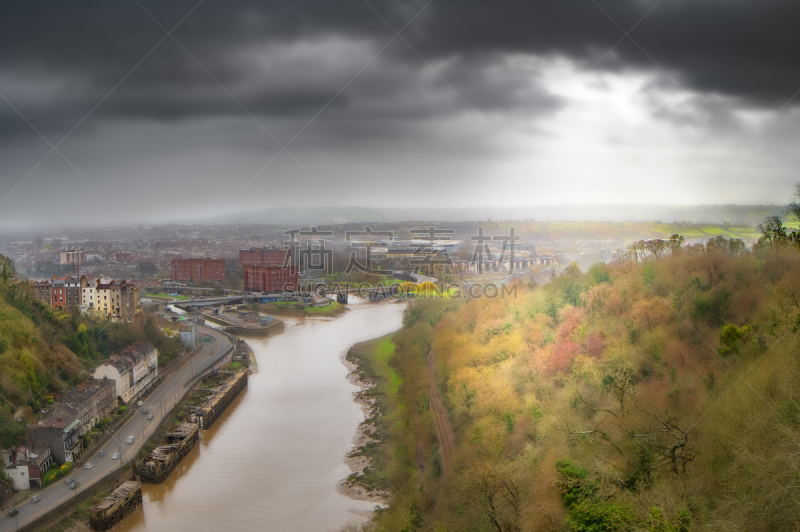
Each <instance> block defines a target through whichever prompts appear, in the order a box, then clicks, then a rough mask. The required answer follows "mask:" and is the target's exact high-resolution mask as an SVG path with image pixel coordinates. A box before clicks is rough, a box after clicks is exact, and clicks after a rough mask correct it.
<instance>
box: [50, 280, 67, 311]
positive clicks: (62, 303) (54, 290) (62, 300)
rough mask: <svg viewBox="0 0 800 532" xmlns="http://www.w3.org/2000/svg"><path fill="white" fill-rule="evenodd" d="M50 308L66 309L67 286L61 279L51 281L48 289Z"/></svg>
mask: <svg viewBox="0 0 800 532" xmlns="http://www.w3.org/2000/svg"><path fill="white" fill-rule="evenodd" d="M50 306H51V307H55V308H67V286H66V283H64V280H63V279H53V283H52V285H51V288H50Z"/></svg>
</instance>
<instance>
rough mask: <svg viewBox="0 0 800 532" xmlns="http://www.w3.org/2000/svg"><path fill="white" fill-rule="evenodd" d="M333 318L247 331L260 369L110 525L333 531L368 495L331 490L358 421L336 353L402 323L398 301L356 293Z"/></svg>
mask: <svg viewBox="0 0 800 532" xmlns="http://www.w3.org/2000/svg"><path fill="white" fill-rule="evenodd" d="M349 307H350V311H349V312H348V313H347V314H345V315H344V316H342V317H341V318H339V319H335V320H329V319H292V318H286V320H285V321H286V329H285V331H284V332H283V333H282V334H280V335H277V336H274V337H272V338H267V339H263V340H249V344H250V346H251V347H252V348H253V350H254V351H255V353H256V355H257V361H258V373H257V374H255V375H252V376H251V378H250V381H249V385H248V387H247V388H246V389H245V390H244V391H243V392H242V394H241V395H240V396H239V397H238V398H237V399H236V400H235V401H234V402H233V403H232V404H231V406H230V407H228V410H227V411H226V412H225V414H224V415H223V416H222V417H221V418H220V419H219V420H218V421H217V422H216V423H215V424H214V426H213V427H212V428H211V429H210V430H208V431H206V432H203V433H202V435H201V438H200V442H199V444H198V445H196V446H195V448H194V449H192V451H191V452H190V453H189V455H187V456H186V458H185V459H184V460H183V461H182V462H181V464H180V466H179V467H178V469H176V470H175V471H174V472H173V473H172V475H170V477H169V479H168V480H167V482H165V483H164V484H163V485H160V486H157V485H143V486H142V488H143V492H144V493H143V495H144V504H143V505H142V506H141V507H140V508H139V510H137V511H136V512H135V513H133V514H131V515H130V516H128V517H127V518H125V520H124V521H123V522H122V523H120V524H119V525H118V526H117V527H116V528H115V529H114V530H122V531H145V530H146V531H197V530H207V531H214V532H215V531H220V530H259V531H261V530H269V531H286V530H298V531H309V532H314V531H320V532H325V531H329V530H330V531H333V530H336V529H338V528H339V527H340V526H342V525H344V524H347V523H352V522H363V521H364V517H363V516H365V515H367V513H368V512H370V511H371V510H372V509H373V508H374V506H375V505H374V503H371V502H364V501H355V500H352V499H350V498H348V497H346V496H345V495H341V494H339V493H337V491H336V486H337V485H338V483H339V482H340V481H341V480H342V479H344V478H345V477H346V476H347V475H348V474H350V470H349V468H348V467H347V465H345V463H344V462H343V460H344V458H345V455H346V454H347V453H348V452H349V451H350V450H351V449H352V448H353V444H352V442H353V440H354V438H355V434H356V429H357V428H358V425H359V423H361V421H363V419H364V416H363V413H362V411H361V408H360V406H359V405H358V404H356V403H355V402H354V401H353V392H355V391H357V388H356V387H355V386H354V385H353V384H351V383H349V382H348V380H347V374H348V370H347V368H345V366H344V365H343V364H342V359H341V356H342V354H343V353H345V352H346V351H347V349H348V348H349V347H350V346H352V345H353V344H355V343H357V342H361V341H364V340H369V339H372V338H376V337H378V336H382V335H384V334H387V333H390V332H392V331H395V330H397V329H399V328H400V326H401V321H402V313H403V309H404V305H402V304H397V303H369V302H366V301H362V300H352V299H351V304H350V305H349Z"/></svg>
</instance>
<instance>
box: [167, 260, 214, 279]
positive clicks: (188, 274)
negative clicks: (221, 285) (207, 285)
mask: <svg viewBox="0 0 800 532" xmlns="http://www.w3.org/2000/svg"><path fill="white" fill-rule="evenodd" d="M172 280H173V281H200V280H206V281H213V282H221V281H224V280H225V259H174V260H173V261H172Z"/></svg>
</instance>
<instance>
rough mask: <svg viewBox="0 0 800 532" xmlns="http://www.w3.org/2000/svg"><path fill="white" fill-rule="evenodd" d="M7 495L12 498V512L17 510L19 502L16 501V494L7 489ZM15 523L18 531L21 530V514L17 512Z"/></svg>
mask: <svg viewBox="0 0 800 532" xmlns="http://www.w3.org/2000/svg"><path fill="white" fill-rule="evenodd" d="M6 493H7V494H9V495H10V497H11V510H16V509H17V501H15V500H14V493H13V492H12V491H11V490H9V489H8V488H6ZM14 521H16V523H17V530H19V512H15V513H14Z"/></svg>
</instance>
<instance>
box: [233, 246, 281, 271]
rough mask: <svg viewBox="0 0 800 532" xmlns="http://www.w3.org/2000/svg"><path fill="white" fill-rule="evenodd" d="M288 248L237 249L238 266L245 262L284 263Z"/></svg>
mask: <svg viewBox="0 0 800 532" xmlns="http://www.w3.org/2000/svg"><path fill="white" fill-rule="evenodd" d="M288 254H289V250H288V249H281V248H263V249H258V248H250V249H240V250H239V266H240V267H241V266H244V265H245V264H285V263H286V257H287V256H288Z"/></svg>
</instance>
